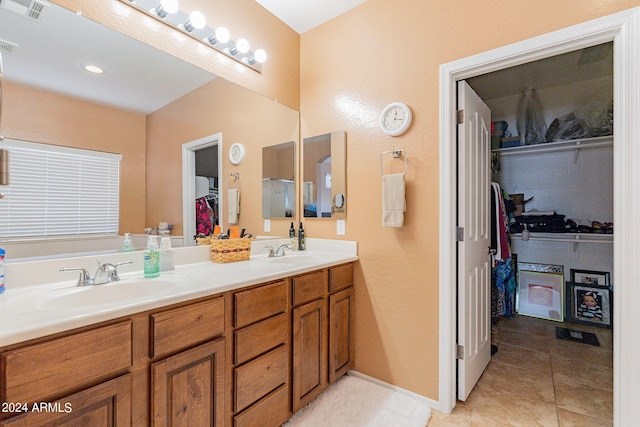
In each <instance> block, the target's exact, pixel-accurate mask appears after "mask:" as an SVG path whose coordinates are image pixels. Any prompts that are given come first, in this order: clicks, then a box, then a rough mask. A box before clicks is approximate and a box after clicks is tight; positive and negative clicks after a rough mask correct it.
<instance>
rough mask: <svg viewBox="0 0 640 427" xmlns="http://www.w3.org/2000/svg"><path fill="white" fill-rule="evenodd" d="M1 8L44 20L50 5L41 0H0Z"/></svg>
mask: <svg viewBox="0 0 640 427" xmlns="http://www.w3.org/2000/svg"><path fill="white" fill-rule="evenodd" d="M0 9H4V10H7V11H9V12H13V13H15V14H16V15H20V16H24V17H25V18H29V19H31V20H33V21H42V20H43V19H44V17H45V16H46V15H47V12H48V11H49V5H48V4H46V3H43V2H41V1H39V0H0Z"/></svg>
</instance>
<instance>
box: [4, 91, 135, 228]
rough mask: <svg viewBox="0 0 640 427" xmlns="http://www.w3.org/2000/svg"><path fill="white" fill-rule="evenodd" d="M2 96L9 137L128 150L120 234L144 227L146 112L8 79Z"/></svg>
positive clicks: (123, 167) (123, 172) (125, 152)
mask: <svg viewBox="0 0 640 427" xmlns="http://www.w3.org/2000/svg"><path fill="white" fill-rule="evenodd" d="M2 96H3V99H2V101H3V104H4V108H3V109H2V132H3V136H4V137H5V138H13V139H20V140H24V141H33V142H41V143H45V144H53V145H62V146H66V147H74V148H85V149H89V150H98V151H105V152H109V153H120V154H122V163H121V165H120V166H121V171H120V173H121V175H120V176H121V180H120V234H122V233H124V232H132V233H141V232H142V231H143V230H144V210H145V203H144V194H145V163H144V157H145V152H144V151H145V116H144V115H142V114H136V113H131V112H127V111H123V110H117V109H114V108H110V107H105V106H101V105H97V104H92V103H89V102H85V101H80V100H77V99H72V98H68V97H64V96H61V95H57V94H54V93H52V92H47V91H43V90H39V89H34V88H31V87H26V86H22V85H16V84H12V83H8V82H5V83H4V84H3V92H2ZM34 172H35V171H34Z"/></svg>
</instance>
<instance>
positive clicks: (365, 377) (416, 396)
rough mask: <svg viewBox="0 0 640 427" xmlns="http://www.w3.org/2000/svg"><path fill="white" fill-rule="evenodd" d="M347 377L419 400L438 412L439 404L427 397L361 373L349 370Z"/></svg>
mask: <svg viewBox="0 0 640 427" xmlns="http://www.w3.org/2000/svg"><path fill="white" fill-rule="evenodd" d="M347 375H349V376H352V377H356V378H361V379H363V380H366V381H369V382H372V383H374V384H378V385H381V386H382V387H386V388H388V389H391V390H393V391H396V392H398V393H400V394H404V395H405V396H408V397H411V398H413V399H416V400H419V401H421V402H422V403H424V404H426V405H428V406H429V407H431V408H433V409H435V410H436V411H439V410H440V402H438V401H436V400H432V399H429V398H428V397H425V396H422V395H421V394H418V393H414V392H412V391H409V390H407V389H405V388H402V387H398V386H396V385H393V384H389V383H387V382H384V381H382V380H379V379H377V378H374V377H370V376H369V375H366V374H363V373H362V372H358V371H354V370H350V371H349V372H347Z"/></svg>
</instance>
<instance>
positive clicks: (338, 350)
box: [292, 263, 355, 412]
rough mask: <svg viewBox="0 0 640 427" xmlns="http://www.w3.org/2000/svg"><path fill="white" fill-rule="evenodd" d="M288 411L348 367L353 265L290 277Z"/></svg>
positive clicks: (351, 361) (351, 359)
mask: <svg viewBox="0 0 640 427" xmlns="http://www.w3.org/2000/svg"><path fill="white" fill-rule="evenodd" d="M292 292H293V301H292V304H293V309H292V312H293V313H292V323H293V340H292V346H293V381H292V383H293V393H292V395H293V411H294V412H296V411H298V410H299V409H301V408H302V407H303V406H305V405H306V404H307V403H309V402H310V401H311V400H313V399H314V398H315V397H316V396H318V395H319V394H320V393H321V392H322V391H324V390H325V389H326V388H327V386H328V385H329V384H330V383H333V382H334V381H336V380H337V379H338V378H339V377H341V376H342V375H344V374H345V373H346V372H347V371H348V370H349V369H351V368H353V365H354V355H355V352H354V344H355V342H354V336H353V332H354V329H353V327H354V322H353V306H354V291H353V264H352V263H349V264H344V265H340V266H337V267H333V268H330V269H328V270H320V271H315V272H312V273H308V274H304V275H301V276H296V277H293V278H292Z"/></svg>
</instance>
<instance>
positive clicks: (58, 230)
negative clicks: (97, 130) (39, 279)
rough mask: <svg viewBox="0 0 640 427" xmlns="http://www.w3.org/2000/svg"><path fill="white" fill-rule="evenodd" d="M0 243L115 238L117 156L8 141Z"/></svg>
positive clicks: (118, 199)
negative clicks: (6, 183) (7, 174)
mask: <svg viewBox="0 0 640 427" xmlns="http://www.w3.org/2000/svg"><path fill="white" fill-rule="evenodd" d="M2 146H3V148H6V149H7V150H8V151H9V162H10V165H9V185H8V186H6V187H2V188H1V189H0V191H2V193H4V195H5V197H4V198H3V199H1V200H0V240H22V239H47V238H62V237H74V236H77V237H82V236H88V235H109V234H118V220H119V202H120V194H119V193H120V161H121V160H122V155H120V154H112V153H104V152H99V151H91V150H84V149H78V148H68V147H59V146H54V145H48V144H39V143H33V142H26V141H17V140H10V139H7V140H5V141H4V142H3V143H2Z"/></svg>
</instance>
